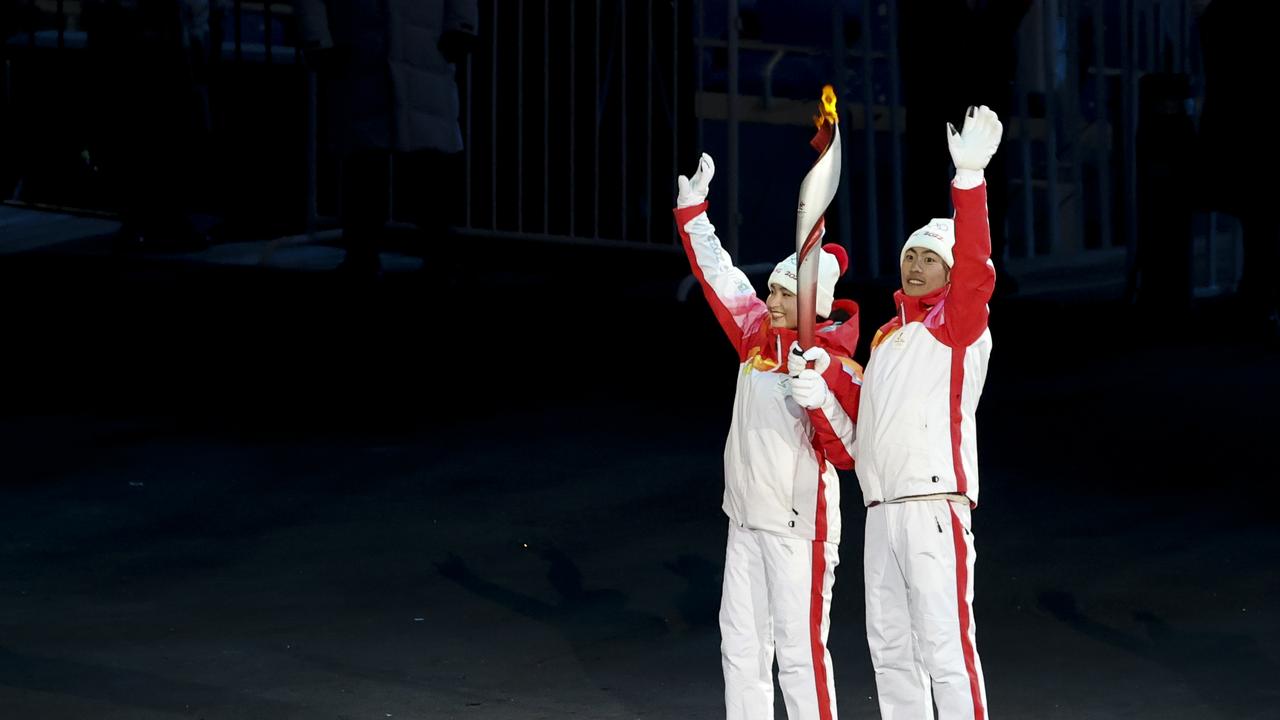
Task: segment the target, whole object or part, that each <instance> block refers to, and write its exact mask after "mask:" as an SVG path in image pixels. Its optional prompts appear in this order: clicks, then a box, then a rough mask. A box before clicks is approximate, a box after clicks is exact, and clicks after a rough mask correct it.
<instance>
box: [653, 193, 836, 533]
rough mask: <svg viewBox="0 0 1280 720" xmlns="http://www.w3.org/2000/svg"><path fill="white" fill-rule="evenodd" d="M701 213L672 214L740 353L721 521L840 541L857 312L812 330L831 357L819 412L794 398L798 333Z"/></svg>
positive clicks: (690, 210)
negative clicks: (792, 354) (790, 364)
mask: <svg viewBox="0 0 1280 720" xmlns="http://www.w3.org/2000/svg"><path fill="white" fill-rule="evenodd" d="M706 211H707V203H706V202H703V203H701V204H699V205H695V206H692V207H687V208H677V209H676V210H675V216H676V226H677V227H679V228H680V237H681V238H682V239H683V241H684V249H685V252H686V253H687V254H688V256H689V264H690V265H691V266H692V267H693V273H694V275H695V276H696V277H697V278H698V282H699V283H700V284H701V285H702V292H703V294H704V295H705V296H706V298H707V302H708V303H709V304H710V305H711V309H712V311H714V313H715V316H716V319H717V320H719V321H720V326H721V328H723V329H724V332H725V334H726V335H728V336H729V341H730V342H732V343H733V346H734V348H735V349H736V350H737V352H738V361H739V363H740V365H739V367H738V385H737V394H736V396H735V398H734V404H733V421H732V424H731V425H730V427H729V437H728V440H727V441H726V442H725V447H724V506H723V507H724V511H725V514H727V515H728V516H729V519H730V520H731V521H733V523H734V524H736V525H739V526H741V527H746V528H751V529H755V530H763V531H766V532H771V533H776V534H780V535H784V536H791V537H798V538H802V539H805V540H818V541H822V542H831V543H838V542H839V541H840V478H839V476H838V474H837V473H836V468H837V467H838V468H841V469H850V468H852V467H853V453H852V449H853V443H854V423H853V419H854V418H856V417H857V416H858V388H859V385H860V383H861V379H860V372H861V368H859V367H858V366H857V365H856V364H855V363H854V362H853V361H852V360H851V359H850V356H852V355H853V350H854V347H855V346H856V345H857V341H858V322H857V305H855V304H854V303H853V302H851V301H847V300H843V301H838V302H837V303H836V307H837V308H841V309H843V310H845V311H846V312H848V313H849V314H850V315H851V317H850V320H849V321H847V322H843V323H832V322H827V323H823V324H821V325H819V326H818V331H817V344H818V345H819V346H821V347H822V348H823V349H825V350H826V351H827V352H828V353H829V354H830V355H831V365H830V366H829V367H828V368H827V370H826V371H825V372H824V373H823V379H824V380H826V382H827V387H828V389H829V390H830V392H829V393H828V394H827V402H826V403H825V404H824V405H823V406H822V407H821V408H818V409H816V410H805V409H803V408H801V407H800V406H798V405H797V404H796V403H795V400H793V399H792V397H791V391H790V382H791V378H790V377H789V376H788V375H787V373H786V369H787V368H786V366H787V363H786V353H787V352H789V351H790V348H791V343H792V342H793V341H794V340H795V339H796V332H795V331H794V330H784V329H779V328H775V327H772V326H771V324H770V322H769V310H768V307H767V306H766V305H765V302H764V301H763V300H761V299H760V297H759V295H757V294H756V291H755V289H754V288H752V287H751V283H750V281H749V280H748V279H747V276H746V275H745V274H744V273H743V272H742V271H741V270H739V269H738V268H737V267H735V266H734V265H733V261H732V260H731V259H730V257H729V254H728V253H727V252H726V251H725V249H724V247H723V246H721V244H720V240H719V238H717V237H716V234H715V227H713V226H712V224H711V221H710V220H709V219H708V218H707V212H706Z"/></svg>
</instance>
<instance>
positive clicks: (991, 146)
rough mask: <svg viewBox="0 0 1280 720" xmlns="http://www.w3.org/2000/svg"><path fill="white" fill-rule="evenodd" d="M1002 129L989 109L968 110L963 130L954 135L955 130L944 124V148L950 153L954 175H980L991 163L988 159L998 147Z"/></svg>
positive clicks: (948, 124) (952, 126) (971, 107)
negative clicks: (945, 137) (964, 173)
mask: <svg viewBox="0 0 1280 720" xmlns="http://www.w3.org/2000/svg"><path fill="white" fill-rule="evenodd" d="M1003 133H1004V126H1003V125H1001V124H1000V118H998V117H996V114H995V113H994V112H992V110H991V108H989V107H987V106H986V105H983V106H981V107H973V106H969V112H967V113H965V116H964V128H963V129H962V130H961V131H960V132H956V126H955V125H952V124H951V123H947V147H949V148H950V149H951V162H952V163H954V164H955V166H956V171H957V174H959V171H961V170H970V171H977V172H981V171H982V170H984V169H986V167H987V163H989V162H991V156H992V155H994V154H995V153H996V148H997V147H999V146H1000V136H1001V135H1002V134H1003Z"/></svg>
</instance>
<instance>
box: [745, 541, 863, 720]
mask: <svg viewBox="0 0 1280 720" xmlns="http://www.w3.org/2000/svg"><path fill="white" fill-rule="evenodd" d="M839 562H840V553H839V546H837V545H834V544H832V543H825V542H813V541H810V540H801V539H797V538H787V537H782V536H781V535H774V534H771V533H767V532H762V531H759V530H747V529H744V528H741V527H737V526H733V525H731V526H730V527H729V542H728V547H727V549H726V551H725V561H724V590H723V592H722V594H721V596H720V653H721V657H722V659H723V663H724V697H725V708H726V710H727V717H728V718H729V720H756V719H759V718H764V719H769V720H771V719H772V718H773V661H774V657H775V654H776V656H777V660H778V685H779V687H781V688H782V696H783V700H784V701H785V702H786V705H787V717H788V718H789V720H809V719H810V718H812V720H835V718H836V697H835V680H834V678H833V677H832V670H831V654H830V653H828V652H827V631H828V629H829V627H830V622H829V619H828V613H829V612H830V610H831V588H832V585H834V583H835V569H836V565H837V564H838V563H839Z"/></svg>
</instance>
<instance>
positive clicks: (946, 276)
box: [902, 248, 951, 297]
mask: <svg viewBox="0 0 1280 720" xmlns="http://www.w3.org/2000/svg"><path fill="white" fill-rule="evenodd" d="M950 279H951V268H949V267H947V264H946V263H945V262H943V261H942V257H941V256H939V255H938V253H936V252H934V251H932V250H925V249H923V248H907V252H906V253H905V254H903V256H902V292H904V293H906V294H907V295H909V296H911V297H920V296H922V295H928V294H929V293H931V292H933V291H935V290H937V289H938V288H940V287H942V286H943V285H946V284H947V282H948V281H949V280H950Z"/></svg>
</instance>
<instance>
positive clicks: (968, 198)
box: [856, 184, 996, 506]
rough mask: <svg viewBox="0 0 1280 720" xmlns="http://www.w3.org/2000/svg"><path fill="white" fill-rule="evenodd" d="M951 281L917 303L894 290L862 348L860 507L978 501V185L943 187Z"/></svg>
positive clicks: (987, 292) (981, 226) (983, 355)
mask: <svg viewBox="0 0 1280 720" xmlns="http://www.w3.org/2000/svg"><path fill="white" fill-rule="evenodd" d="M951 197H952V204H954V205H955V209H956V215H955V232H956V243H955V247H954V248H953V249H952V255H953V258H954V260H955V264H954V266H953V267H952V268H951V281H950V282H949V283H948V284H947V285H946V286H945V287H943V288H942V289H940V290H938V291H937V292H934V293H931V294H930V295H927V296H924V297H917V298H913V297H908V296H907V295H905V294H903V292H902V291H901V290H899V291H898V292H897V293H896V294H895V295H894V298H895V300H896V301H897V306H898V316H897V317H895V318H894V319H893V320H891V321H890V322H889V323H887V324H886V325H884V327H882V328H880V330H879V332H877V333H876V337H875V339H874V340H873V341H872V343H871V358H870V359H869V360H868V361H867V369H866V373H865V377H864V380H863V386H862V393H861V400H860V407H859V411H858V415H857V418H858V436H857V448H856V454H857V458H858V482H859V484H860V485H861V486H862V499H863V502H864V503H865V504H866V505H868V506H870V505H874V504H876V503H880V502H892V501H894V500H901V499H902V498H909V497H913V496H921V495H936V494H944V493H947V494H956V495H964V496H965V497H967V498H968V499H969V502H970V504H971V505H973V506H976V505H977V504H978V436H977V425H976V424H975V422H974V413H975V411H976V410H977V407H978V398H979V397H980V396H981V395H982V386H983V383H984V382H985V381H986V377H987V360H988V358H989V357H990V355H991V332H990V330H988V329H987V312H988V311H987V301H988V300H990V299H991V293H992V291H993V290H994V289H995V281H996V273H995V268H994V266H993V265H992V264H991V230H990V228H989V227H988V225H987V186H986V185H985V184H982V185H978V186H977V187H975V188H972V189H968V190H962V189H959V188H957V187H955V186H952V188H951Z"/></svg>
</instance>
